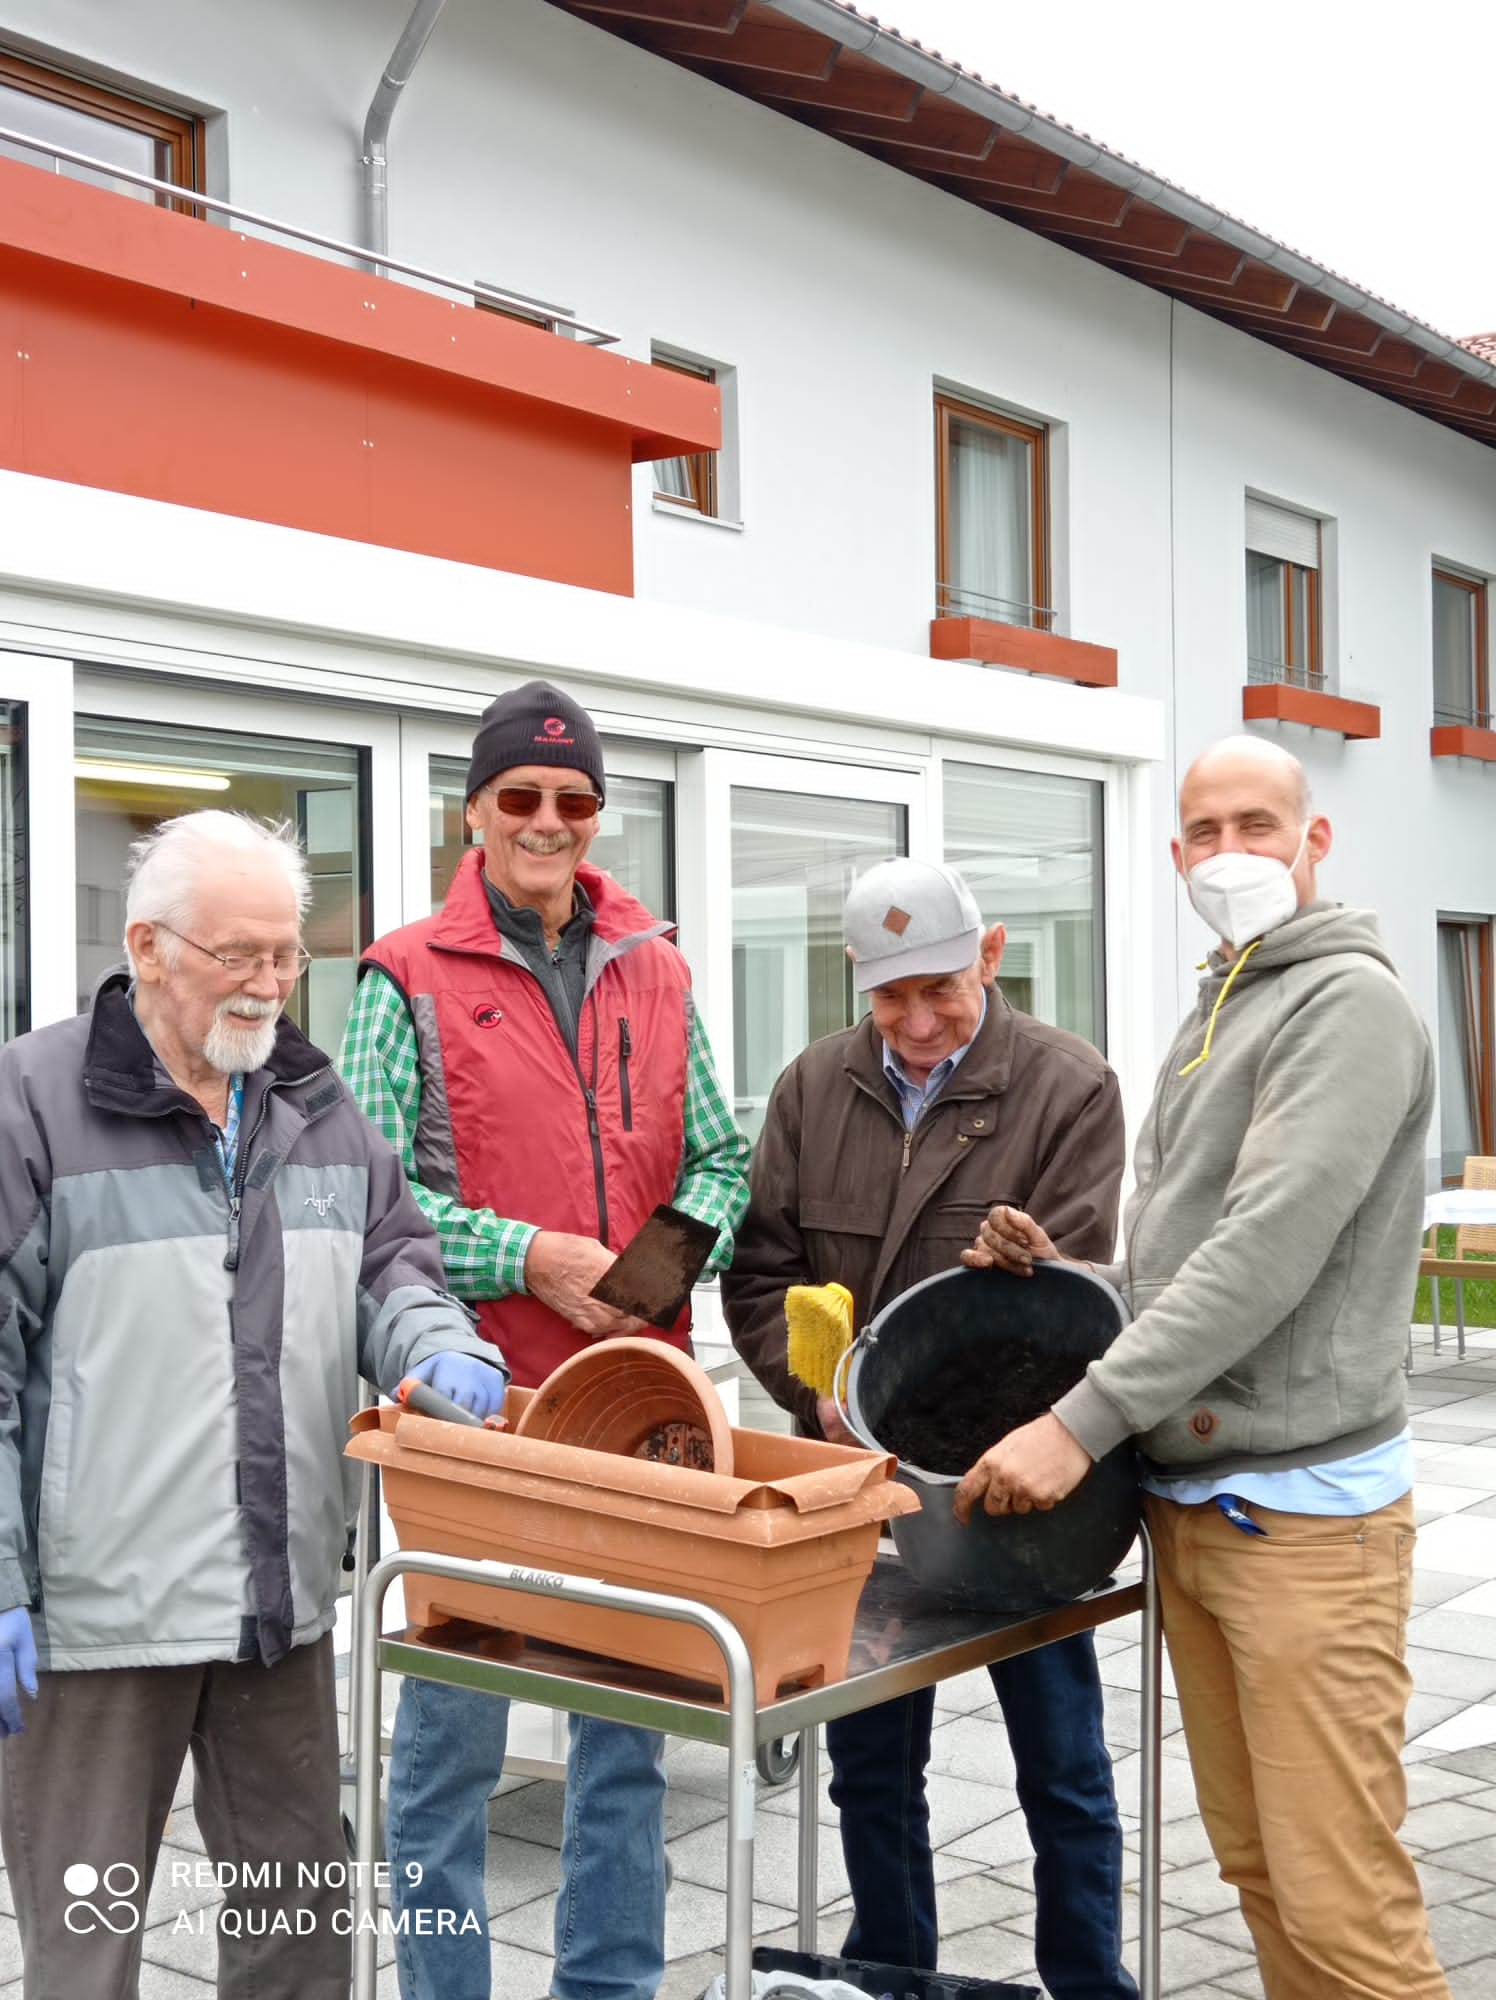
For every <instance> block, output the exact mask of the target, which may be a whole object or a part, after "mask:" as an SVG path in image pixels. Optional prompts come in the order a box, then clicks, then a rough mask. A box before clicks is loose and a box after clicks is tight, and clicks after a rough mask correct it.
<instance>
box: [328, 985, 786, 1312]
mask: <svg viewBox="0 0 1496 2000" xmlns="http://www.w3.org/2000/svg"><path fill="white" fill-rule="evenodd" d="M338 1067H339V1068H340V1069H341V1070H342V1072H343V1074H344V1076H345V1077H346V1078H347V1079H348V1085H349V1088H350V1089H351V1090H352V1092H353V1095H354V1096H355V1098H357V1100H358V1102H359V1104H360V1105H361V1107H362V1108H363V1110H364V1112H365V1113H366V1114H367V1116H368V1117H369V1118H370V1119H372V1120H373V1122H374V1124H375V1125H377V1126H378V1128H379V1130H380V1131H381V1132H382V1133H383V1134H384V1136H385V1138H386V1139H388V1140H389V1142H390V1144H391V1145H392V1146H393V1147H394V1149H395V1151H396V1152H397V1153H398V1154H399V1155H400V1161H401V1164H402V1165H403V1167H404V1168H405V1173H406V1177H407V1179H408V1180H409V1181H410V1184H411V1191H412V1193H413V1194H414V1195H415V1198H416V1201H417V1202H418V1204H419V1205H420V1208H421V1210H422V1212H423V1214H424V1215H425V1216H426V1218H427V1219H428V1221H429V1222H430V1223H431V1225H432V1227H433V1228H434V1229H435V1230H436V1233H437V1236H438V1238H439V1239H440V1242H441V1246H442V1257H443V1259H444V1260H445V1263H446V1266H447V1281H448V1283H449V1284H450V1285H451V1287H452V1290H453V1292H454V1293H455V1294H456V1295H457V1297H458V1298H460V1299H501V1298H504V1297H505V1296H506V1295H507V1294H508V1293H510V1292H522V1291H523V1290H524V1289H525V1253H526V1252H527V1251H528V1250H529V1248H530V1242H531V1239H532V1238H533V1237H534V1236H535V1235H536V1234H537V1233H538V1229H539V1227H540V1225H538V1224H536V1223H533V1222H515V1221H511V1220H509V1219H508V1218H506V1217H504V1216H501V1215H495V1214H494V1212H493V1210H492V1209H491V1208H464V1207H463V1205H462V1203H461V1202H460V1201H457V1200H455V1199H454V1198H453V1197H452V1196H451V1195H446V1194H435V1193H433V1192H432V1190H431V1189H430V1188H427V1187H422V1185H421V1183H420V1181H419V1179H418V1178H417V1176H416V1162H415V1145H414V1141H415V1130H416V1120H417V1118H418V1117H419V1115H420V1110H421V1062H420V1054H419V1051H418V1049H417V1046H416V1030H415V1023H414V1022H413V1021H412V1020H411V1018H410V1012H409V1010H408V1008H407V1007H406V1005H405V1001H404V999H403V998H402V997H401V993H400V989H399V987H398V986H396V985H395V983H394V981H393V980H392V979H390V978H389V977H388V976H387V974H385V973H383V972H380V971H379V970H377V968H371V970H370V971H368V972H367V973H365V975H364V977H363V978H362V979H361V980H360V981H359V983H358V990H357V992H356V993H355V995H354V999H353V1007H352V1009H351V1011H350V1013H349V1015H348V1025H347V1027H346V1028H345V1029H344V1030H343V1046H342V1050H341V1051H340V1053H339V1056H338ZM748 1154H749V1145H748V1141H747V1140H746V1139H745V1138H744V1136H743V1134H742V1133H741V1132H740V1131H739V1130H738V1128H737V1125H736V1124H735V1122H734V1120H733V1115H732V1111H731V1109H730V1108H729V1106H728V1103H727V1099H726V1098H725V1097H724V1096H723V1094H722V1086H721V1084H720V1083H719V1082H718V1080H717V1071H716V1068H715V1066H714V1064H713V1062H712V1051H711V1047H710V1045H709V1044H708V1042H707V1039H706V1035H705V1032H704V1031H703V1029H702V1026H701V1023H700V1021H699V1020H698V1019H697V1018H696V1016H695V1015H694V1013H693V1015H692V1019H691V1041H690V1047H689V1050H688V1052H687V1067H686V1104H685V1148H684V1151H683V1154H682V1157H681V1163H680V1173H679V1175H678V1176H677V1179H676V1183H675V1193H674V1194H673V1195H672V1197H671V1199H672V1200H673V1202H674V1203H675V1206H676V1207H677V1208H679V1209H682V1210H684V1212H685V1213H686V1214H687V1215H693V1216H695V1217H696V1219H697V1220H698V1221H699V1222H714V1223H715V1224H716V1225H717V1230H718V1236H717V1247H716V1249H715V1250H713V1252H712V1254H711V1256H710V1257H709V1258H708V1259H707V1265H706V1268H707V1269H708V1270H709V1271H721V1270H725V1269H726V1267H727V1266H728V1265H729V1264H730V1263H731V1262H732V1238H733V1231H734V1230H735V1229H736V1228H737V1226H738V1223H739V1222H740V1221H741V1220H742V1218H743V1211H744V1210H745V1209H746V1208H747V1206H748Z"/></svg>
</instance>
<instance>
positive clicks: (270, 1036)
mask: <svg viewBox="0 0 1496 2000" xmlns="http://www.w3.org/2000/svg"><path fill="white" fill-rule="evenodd" d="M280 1011H281V1010H280V1003H279V1001H276V1000H250V999H247V998H246V999H237V998H235V999H229V1000H220V1001H219V1003H218V1009H217V1012H216V1013H215V1014H214V1016H213V1025H212V1027H210V1028H209V1030H208V1032H207V1035H206V1037H205V1038H204V1041H203V1055H204V1056H205V1058H206V1059H207V1060H208V1061H209V1062H210V1063H211V1064H212V1065H213V1067H214V1069H216V1070H219V1071H220V1072H221V1073H222V1074H223V1075H224V1076H233V1075H234V1074H235V1073H236V1072H241V1071H242V1072H243V1074H244V1075H246V1076H247V1075H248V1074H249V1073H250V1072H251V1071H252V1070H257V1069H263V1068H264V1067H265V1065H266V1063H268V1062H269V1060H270V1051H271V1050H272V1049H273V1048H274V1047H275V1026H276V1022H277V1021H278V1020H279V1019H280ZM230 1013H236V1014H254V1015H259V1016H261V1017H262V1019H261V1025H260V1026H259V1027H258V1028H239V1027H234V1026H231V1025H230V1023H229V1020H228V1016H229V1014H230Z"/></svg>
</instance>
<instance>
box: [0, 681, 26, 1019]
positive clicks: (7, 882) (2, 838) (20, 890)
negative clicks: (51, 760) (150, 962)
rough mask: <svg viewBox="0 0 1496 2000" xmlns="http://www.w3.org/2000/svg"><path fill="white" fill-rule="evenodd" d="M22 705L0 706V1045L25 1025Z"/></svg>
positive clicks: (23, 753) (24, 713)
mask: <svg viewBox="0 0 1496 2000" xmlns="http://www.w3.org/2000/svg"><path fill="white" fill-rule="evenodd" d="M26 884H27V868H26V705H25V703H24V702H19V701H3V702H0V1041H7V1042H8V1041H9V1040H10V1038H11V1036H12V1035H24V1034H25V1032H26V1030H27V1029H28V1028H29V1027H30V1026H31V994H30V985H31V981H30V970H31V967H30V947H29V941H28V931H29V926H28V924H27V921H26V919H27V910H26Z"/></svg>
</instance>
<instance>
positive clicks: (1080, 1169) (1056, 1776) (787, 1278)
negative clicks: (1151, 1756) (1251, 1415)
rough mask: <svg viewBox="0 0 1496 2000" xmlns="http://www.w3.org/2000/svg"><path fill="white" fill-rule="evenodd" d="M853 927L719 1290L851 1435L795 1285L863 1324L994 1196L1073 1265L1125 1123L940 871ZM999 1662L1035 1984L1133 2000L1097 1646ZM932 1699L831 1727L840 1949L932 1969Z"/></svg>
mask: <svg viewBox="0 0 1496 2000" xmlns="http://www.w3.org/2000/svg"><path fill="white" fill-rule="evenodd" d="M843 929H844V933H845V937H846V943H847V954H848V957H849V958H850V959H851V960H852V965H853V984H854V985H855V987H856V989H857V991H858V992H859V993H865V994H867V996H868V999H869V1003H870V1008H871V1012H870V1014H869V1016H868V1018H867V1019H865V1020H863V1021H861V1022H859V1023H858V1025H857V1026H856V1027H854V1028H849V1029H846V1030H844V1031H843V1032H842V1033H840V1034H834V1035H828V1036H826V1037H825V1038H824V1039H823V1040H821V1041H818V1042H815V1043H813V1044H812V1045H811V1047H810V1048H808V1049H806V1050H805V1051H804V1052H803V1054H801V1055H800V1056H798V1057H797V1058H796V1059H795V1061H794V1062H792V1063H791V1064H790V1066H789V1068H788V1069H787V1070H786V1071H785V1073H784V1075H783V1076H781V1077H780V1079H779V1081H778V1083H777V1084H776V1085H775V1087H774V1091H773V1094H772V1096H771V1097H770V1099H769V1107H768V1112H767V1116H766V1120H765V1124H764V1129H763V1134H762V1136H761V1137H760V1139H759V1142H758V1145H757V1148H756V1149H755V1153H754V1160H753V1172H752V1178H751V1188H752V1200H751V1203H750V1206H749V1211H748V1216H747V1219H746V1221H745V1222H744V1224H743V1227H742V1228H741V1230H740V1231H739V1233H738V1242H737V1249H736V1252H735V1254H734V1261H733V1267H732V1269H731V1271H729V1272H725V1273H724V1274H723V1278H722V1298H723V1305H724V1308H725V1310H726V1314H727V1321H728V1325H729V1327H730V1328H731V1330H732V1337H733V1341H734V1343H735V1345H736V1346H737V1349H738V1351H739V1353H740V1354H742V1356H743V1358H744V1359H745V1360H746V1361H747V1363H748V1365H749V1367H750V1368H751V1369H752V1370H753V1372H754V1374H755V1375H756V1376H757V1377H758V1379H759V1380H760V1381H761V1382H762V1383H763V1384H764V1387H765V1388H766V1389H767V1390H768V1391H769V1393H770V1395H771V1396H773V1398H774V1400H775V1401H776V1402H778V1403H780V1404H781V1405H782V1406H783V1407H784V1408H785V1409H787V1410H789V1411H791V1412H792V1413H793V1414H794V1415H795V1416H796V1417H797V1418H798V1419H799V1420H800V1422H801V1423H802V1424H803V1425H804V1427H805V1428H806V1429H807V1430H809V1431H811V1432H812V1433H816V1434H819V1435H821V1436H824V1437H827V1438H830V1439H832V1440H834V1441H838V1442H845V1443H850V1442H852V1441H853V1440H852V1439H851V1438H850V1437H849V1436H848V1434H847V1433H846V1431H845V1430H844V1429H843V1427H842V1426H841V1424H840V1422H839V1420H838V1418H837V1415H836V1406H835V1404H834V1403H833V1402H832V1401H831V1400H830V1399H829V1398H826V1397H818V1396H817V1395H816V1393H815V1392H814V1391H813V1390H812V1389H809V1388H807V1387H806V1386H805V1384H803V1383H800V1382H797V1381H796V1380H795V1379H794V1377H793V1376H791V1374H790V1373H789V1368H788V1363H787V1358H786V1350H787V1344H788V1336H787V1330H786V1326H785V1311H784V1301H785V1293H786V1291H787V1290H788V1288H789V1287H790V1286H791V1285H800V1284H826V1283H831V1282H836V1283H840V1284H843V1285H845V1286H846V1287H847V1289H848V1290H849V1291H850V1292H851V1294H852V1298H853V1301H854V1305H855V1309H856V1313H857V1317H858V1320H859V1322H862V1323H865V1322H866V1321H868V1320H869V1319H871V1318H872V1317H873V1315H874V1314H875V1313H876V1312H877V1311H878V1310H879V1309H880V1308H881V1307H882V1306H884V1305H885V1304H886V1303H887V1302H888V1301H889V1300H890V1299H892V1298H894V1297H896V1296H897V1295H898V1294H899V1293H900V1292H902V1291H904V1290H905V1289H906V1288H907V1287H908V1286H910V1285H912V1284H915V1283H916V1282H917V1281H918V1280H920V1279H922V1278H928V1277H932V1276H933V1275H934V1274H935V1273H936V1272H938V1271H944V1270H949V1269H950V1268H951V1267H952V1266H953V1265H955V1264H957V1263H958V1262H959V1261H960V1255H961V1252H962V1250H963V1249H964V1248H965V1247H966V1244H967V1242H968V1241H969V1239H970V1235H971V1234H972V1233H973V1223H974V1222H978V1221H980V1219H981V1217H982V1216H983V1215H984V1214H985V1212H986V1211H987V1209H988V1208H990V1207H991V1206H992V1205H993V1201H994V1193H993V1191H994V1190H996V1189H999V1188H1001V1189H1005V1190H1009V1191H1012V1192H1011V1193H1010V1195H1008V1196H1004V1197H1003V1198H1004V1199H1012V1200H1013V1201H1014V1203H1015V1204H1016V1205H1021V1206H1022V1207H1024V1208H1025V1209H1027V1210H1029V1211H1031V1212H1032V1213H1035V1214H1037V1215H1040V1216H1042V1217H1043V1218H1044V1220H1045V1224H1046V1227H1047V1228H1048V1230H1049V1233H1050V1235H1051V1236H1052V1237H1053V1238H1054V1239H1055V1240H1056V1241H1057V1242H1063V1243H1064V1244H1065V1245H1066V1246H1067V1249H1068V1250H1069V1253H1070V1254H1071V1255H1073V1256H1078V1257H1087V1256H1099V1257H1106V1256H1109V1255H1110V1254H1111V1248H1112V1243H1113V1239H1114V1236H1115V1232H1116V1221H1117V1196H1118V1190H1119V1187H1120V1184H1121V1178H1122V1164H1123V1129H1122V1106H1121V1100H1120V1096H1119V1093H1118V1089H1117V1080H1116V1078H1115V1077H1114V1076H1113V1074H1112V1072H1111V1070H1110V1069H1109V1068H1108V1067H1107V1065H1106V1063H1105V1062H1104V1061H1103V1060H1102V1058H1101V1057H1100V1056H1099V1055H1098V1054H1097V1052H1096V1050H1095V1049H1093V1048H1092V1047H1091V1046H1090V1044H1089V1043H1088V1042H1084V1041H1082V1040H1081V1039H1080V1038H1079V1036H1076V1035H1071V1034H1066V1033H1065V1032H1064V1031H1063V1030H1062V1029H1059V1028H1051V1027H1048V1026H1046V1025H1045V1024H1044V1023H1043V1022H1040V1021H1036V1020H1034V1019H1032V1018H1031V1017H1030V1016H1029V1015H1027V1014H1021V1013H1019V1012H1017V1010H1016V1009H1014V1008H1013V1007H1010V1006H1009V1005H1008V1003H1007V1001H1006V1000H1005V999H1004V998H1003V996H1002V994H1001V993H1000V992H999V991H998V989H997V985H996V979H997V971H998V965H999V963H1000V961H1001V958H1002V953H1003V945H1004V943H1005V942H1006V933H1005V931H1004V929H1003V926H1002V925H1001V924H992V925H989V926H987V927H986V928H984V927H983V924H982V919H981V914H980V912H979V911H978V909H977V905H976V902H975V899H974V898H973V896H972V894H971V892H970V890H969V889H968V888H967V886H966V884H965V883H964V882H963V881H962V879H961V877H960V876H959V875H958V874H956V872H955V871H954V870H953V869H950V868H944V867H940V866H937V865H935V864H934V863H931V862H926V861H914V860H897V861H886V862H883V863H881V864H880V865H879V866H877V867H875V868H871V869H869V870H868V871H867V873H866V874H864V875H863V876H862V877H860V879H859V880H858V881H857V882H856V883H855V884H854V886H853V889H852V892H851V894H850V896H849V897H848V899H847V904H846V909H845V912H844V915H843ZM1019 1189H1022V1190H1023V1191H1024V1192H1023V1196H1022V1200H1021V1203H1020V1202H1019V1198H1018V1195H1017V1193H1016V1191H1017V1190H1019ZM1083 1245H1089V1246H1090V1248H1089V1250H1087V1249H1084V1248H1082V1247H1081V1246H1083ZM990 1672H991V1675H992V1684H993V1687H994V1689H995V1690H996V1694H997V1699H998V1702H999V1703H1000V1705H1001V1707H1002V1711H1003V1719H1004V1721H1005V1722H1006V1724H1007V1727H1008V1737H1009V1742H1010V1745H1011V1747H1012V1753H1013V1761H1014V1766H1015V1771H1016V1778H1017V1790H1018V1800H1019V1804H1020V1805H1021V1806H1022V1808H1023V1813H1024V1818H1025V1820H1026V1822H1027V1825H1028V1831H1029V1838H1030V1840H1031V1841H1032V1843H1033V1847H1034V1855H1035V1860H1034V1889H1035V1895H1036V1902H1037V1908H1036V1914H1035V1937H1034V1952H1035V1960H1036V1963H1037V1966H1038V1970H1039V1975H1040V1977H1041V1978H1042V1979H1043V1981H1044V1984H1045V1986H1046V1987H1047V1988H1048V1990H1049V1992H1050V1994H1051V1995H1052V1996H1053V2000H1134V1996H1135V1995H1136V1993H1137V1988H1136V1986H1135V1985H1134V1984H1133V1981H1132V1979H1131V1977H1130V1976H1129V1974H1128V1973H1127V1972H1126V1970H1125V1969H1124V1967H1123V1965H1122V1962H1121V1924H1122V1910H1121V1903H1122V1834H1121V1829H1120V1827H1119V1824H1118V1820H1117V1807H1116V1798H1115V1795H1114V1792H1113V1789H1112V1774H1111V1759H1110V1757H1109V1756H1108V1754H1107V1749H1106V1744H1105V1742H1104V1740H1103V1737H1102V1704H1101V1683H1100V1677H1099V1674H1098V1672H1097V1667H1096V1653H1095V1648H1094V1645H1093V1643H1092V1640H1091V1637H1090V1634H1089V1633H1086V1634H1082V1635H1080V1636H1078V1637H1075V1638H1070V1639H1065V1640H1063V1641H1061V1642H1060V1643H1059V1644H1057V1645H1053V1646H1046V1647H1044V1648H1042V1649H1041V1650H1040V1651H1038V1652H1033V1653H1025V1654H1021V1655H1020V1656H1019V1657H1017V1658H1016V1659H1011V1660H1004V1661H1001V1662H1000V1663H999V1664H997V1665H996V1666H994V1667H992V1668H991V1669H990ZM934 1705H935V1703H934V1691H933V1689H930V1688H925V1689H922V1690H920V1692H918V1693H917V1694H912V1695H906V1696H904V1697H902V1698H901V1699H899V1700H896V1701H891V1702H887V1703H885V1704H883V1705H882V1706H881V1707H878V1708H873V1709H868V1710H864V1711H863V1712H862V1713H861V1714H858V1715H850V1716H846V1717H844V1718H842V1719H841V1720H840V1721H837V1722H833V1723H831V1724H829V1725H828V1727H827V1732H826V1742H827V1749H828V1751H829V1752H830V1757H831V1765H832V1781H831V1797H832V1801H833V1803H834V1804H835V1805H837V1806H838V1807H839V1809H840V1811H841V1834H842V1851H843V1854H844V1857H845V1860H846V1866H847V1875H848V1878H849V1881H850V1883H851V1888H852V1898H853V1905H854V1916H853V1922H852V1927H851V1930H850V1931H849V1932H848V1934H847V1939H846V1943H845V1945H844V1947H843V1949H844V1950H845V1952H846V1953H847V1955H848V1956H850V1957H857V1958H871V1959H879V1960H883V1961H886V1962H889V1963H892V1964H896V1965H905V1966H916V1967H922V1968H930V1967H933V1966H934V1965H935V1962H936V1953H937V1947H938V1931H937V1925H936V1912H935V1880H934V1866H933V1861H932V1857H931V1851H930V1839H929V1808H928V1804H927V1802H926V1798H925V1765H926V1763H927V1762H928V1760H929V1754H930V1730H931V1724H932V1720H933V1715H934Z"/></svg>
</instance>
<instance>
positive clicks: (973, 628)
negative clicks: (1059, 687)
mask: <svg viewBox="0 0 1496 2000" xmlns="http://www.w3.org/2000/svg"><path fill="white" fill-rule="evenodd" d="M930 657H931V659H933V660H976V661H978V662H979V663H980V664H981V665H982V666H984V667H1021V668H1022V669H1023V671H1024V672H1025V673H1030V674H1052V675H1053V676H1054V678H1055V679H1056V680H1061V681H1078V682H1079V683H1080V685H1081V686H1082V687H1100V688H1112V687H1115V686H1116V685H1117V651H1116V648H1115V647H1114V646H1092V645H1089V644H1087V642H1086V641H1085V640H1083V639H1062V638H1061V637H1060V635H1059V633H1058V632H1036V631H1034V630H1032V629H1031V628H1030V627H1029V626H1027V625H1003V624H1000V623H999V622H998V621H997V619H995V618H932V619H931V620H930Z"/></svg>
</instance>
